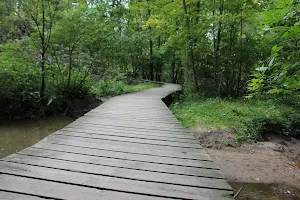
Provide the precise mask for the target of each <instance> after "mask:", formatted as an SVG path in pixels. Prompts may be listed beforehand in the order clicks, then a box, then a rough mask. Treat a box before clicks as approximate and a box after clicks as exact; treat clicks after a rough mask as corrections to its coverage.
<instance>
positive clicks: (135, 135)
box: [62, 127, 199, 144]
mask: <svg viewBox="0 0 300 200" xmlns="http://www.w3.org/2000/svg"><path fill="white" fill-rule="evenodd" d="M62 131H65V132H70V133H72V132H73V133H74V132H76V133H87V134H97V135H107V136H118V137H125V138H139V139H148V140H155V141H156V140H158V141H170V142H180V143H191V144H199V142H197V141H196V140H192V139H186V138H174V137H168V136H162V135H158V134H157V135H148V134H146V133H145V134H139V133H130V132H123V131H107V130H103V129H101V130H99V129H94V130H93V129H82V128H80V127H78V128H75V127H65V128H64V130H62Z"/></svg>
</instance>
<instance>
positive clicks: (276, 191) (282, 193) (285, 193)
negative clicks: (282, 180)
mask: <svg viewBox="0 0 300 200" xmlns="http://www.w3.org/2000/svg"><path fill="white" fill-rule="evenodd" d="M230 185H231V186H232V188H233V191H234V194H235V193H236V192H237V191H238V190H239V189H240V188H241V187H243V190H242V191H241V192H240V194H239V195H238V197H237V198H236V199H237V200H300V189H297V188H295V187H290V186H287V185H283V184H265V183H230Z"/></svg>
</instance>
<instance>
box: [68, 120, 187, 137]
mask: <svg viewBox="0 0 300 200" xmlns="http://www.w3.org/2000/svg"><path fill="white" fill-rule="evenodd" d="M72 124H79V125H83V126H85V125H93V126H95V127H102V126H109V127H119V128H129V129H135V130H139V131H143V130H153V131H170V132H173V133H177V134H180V133H182V132H184V131H186V130H185V129H184V128H182V127H176V128H171V127H170V128H167V127H163V128H160V127H155V126H147V124H146V123H145V125H136V124H114V123H104V122H97V123H90V122H89V121H88V120H86V121H85V122H84V123H83V122H79V121H75V122H73V123H72Z"/></svg>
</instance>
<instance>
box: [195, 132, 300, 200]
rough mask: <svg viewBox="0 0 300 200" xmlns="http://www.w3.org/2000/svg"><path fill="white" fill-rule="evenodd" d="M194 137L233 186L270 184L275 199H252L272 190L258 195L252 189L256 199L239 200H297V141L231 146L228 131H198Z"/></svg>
mask: <svg viewBox="0 0 300 200" xmlns="http://www.w3.org/2000/svg"><path fill="white" fill-rule="evenodd" d="M194 136H195V137H196V138H197V139H198V140H199V141H200V143H201V145H202V146H203V147H205V148H206V150H207V152H208V153H209V154H210V155H211V157H212V158H213V159H214V160H215V162H216V163H217V164H218V165H219V166H220V168H221V170H222V171H223V173H224V174H225V176H226V177H227V179H228V181H229V182H231V183H233V184H232V185H233V186H234V185H235V187H238V185H239V186H243V184H241V183H255V184H257V183H264V184H272V185H270V187H272V188H273V191H274V195H275V196H278V197H279V198H274V197H275V196H272V198H271V197H270V198H265V197H261V198H254V197H255V196H256V197H257V195H258V193H260V195H261V194H262V193H263V192H264V191H265V192H267V191H268V190H272V189H271V188H268V189H263V191H259V190H258V188H259V187H253V190H252V191H251V190H250V191H251V192H252V194H255V191H256V192H257V195H252V196H253V198H250V197H249V196H248V197H247V198H243V199H249V200H250V199H300V141H299V140H297V139H294V138H283V137H281V136H266V138H265V139H266V141H264V142H257V143H242V144H239V143H236V142H234V139H235V135H234V133H229V131H203V130H199V129H198V130H195V133H194ZM248 188H249V187H248ZM250 188H251V187H250ZM262 188H266V187H262ZM274 188H275V189H274ZM245 192H246V189H245ZM248 192H249V191H248ZM241 194H242V193H241ZM242 196H243V195H242ZM246 196H247V195H246ZM250 196H251V195H250ZM297 196H298V197H297Z"/></svg>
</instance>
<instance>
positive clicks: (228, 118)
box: [171, 96, 300, 141]
mask: <svg viewBox="0 0 300 200" xmlns="http://www.w3.org/2000/svg"><path fill="white" fill-rule="evenodd" d="M171 110H172V111H173V113H174V114H175V116H176V117H177V118H178V119H179V120H180V121H181V123H182V124H183V125H184V126H185V127H188V128H196V127H204V128H207V129H211V130H216V129H226V128H229V129H233V130H235V131H234V132H237V139H238V140H240V141H241V140H261V139H262V138H263V136H264V134H267V133H275V134H284V135H289V136H295V137H299V136H300V113H299V109H298V108H296V107H294V106H289V105H285V104H283V103H281V102H278V101H275V100H222V99H217V98H202V97H199V96H193V97H185V98H182V99H181V100H179V101H178V102H176V103H174V104H173V105H172V106H171Z"/></svg>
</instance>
